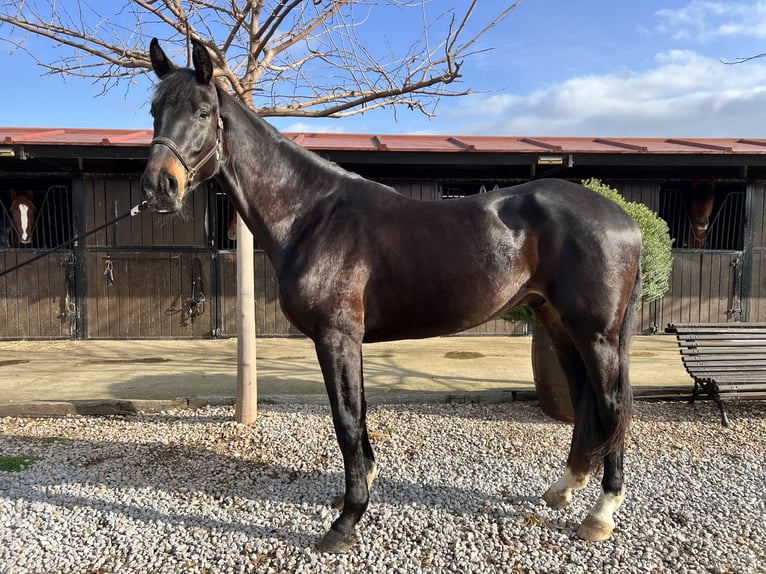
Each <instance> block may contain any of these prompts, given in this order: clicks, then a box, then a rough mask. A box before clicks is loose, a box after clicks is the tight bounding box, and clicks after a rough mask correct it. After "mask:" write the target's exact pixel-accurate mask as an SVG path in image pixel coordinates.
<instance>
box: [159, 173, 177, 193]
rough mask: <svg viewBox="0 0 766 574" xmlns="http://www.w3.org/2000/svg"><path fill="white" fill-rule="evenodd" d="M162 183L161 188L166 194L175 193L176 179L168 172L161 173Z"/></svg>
mask: <svg viewBox="0 0 766 574" xmlns="http://www.w3.org/2000/svg"><path fill="white" fill-rule="evenodd" d="M162 183H163V185H162V190H163V191H164V192H165V193H166V194H167V195H171V194H175V193H177V192H178V180H177V179H176V178H175V177H173V176H172V175H170V174H169V173H165V174H163V175H162Z"/></svg>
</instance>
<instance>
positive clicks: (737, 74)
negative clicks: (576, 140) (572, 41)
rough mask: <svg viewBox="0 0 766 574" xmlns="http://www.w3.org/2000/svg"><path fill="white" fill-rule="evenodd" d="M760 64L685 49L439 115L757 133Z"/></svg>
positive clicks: (603, 127) (482, 122)
mask: <svg viewBox="0 0 766 574" xmlns="http://www.w3.org/2000/svg"><path fill="white" fill-rule="evenodd" d="M765 80H766V62H764V63H761V62H760V61H752V62H749V63H747V64H743V65H735V66H728V65H724V64H722V63H721V62H720V61H718V60H716V59H712V58H707V57H704V56H701V55H699V54H697V53H695V52H692V51H688V50H673V51H669V52H663V53H661V54H658V55H657V56H656V58H655V65H654V66H653V67H651V68H649V69H647V70H645V71H640V72H639V71H633V70H630V69H624V70H620V71H615V72H612V73H609V74H602V75H596V74H591V75H587V76H579V77H574V78H571V79H568V80H566V81H564V82H562V83H560V84H556V85H552V86H549V87H546V88H544V89H540V90H537V91H535V92H532V93H530V94H527V95H519V94H502V95H497V94H496V95H490V96H479V95H475V96H469V97H467V98H466V99H464V100H462V101H461V103H460V104H459V105H458V107H451V108H450V109H449V110H446V109H443V110H442V114H441V116H440V117H441V118H442V119H444V120H447V123H448V124H450V128H449V129H450V131H451V132H453V133H463V134H468V133H484V134H506V135H530V136H534V135H541V136H542V135H548V136H594V137H599V136H600V137H605V136H614V137H618V136H622V137H642V136H643V137H684V136H686V137H735V136H736V137H763V135H764V129H763V120H762V118H763V110H764V109H766V87H764V85H766V81H765Z"/></svg>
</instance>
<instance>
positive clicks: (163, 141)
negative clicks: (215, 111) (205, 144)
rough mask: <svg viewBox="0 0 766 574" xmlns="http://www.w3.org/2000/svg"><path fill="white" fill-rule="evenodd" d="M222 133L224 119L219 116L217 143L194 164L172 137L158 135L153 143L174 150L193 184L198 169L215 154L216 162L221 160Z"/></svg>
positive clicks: (216, 134)
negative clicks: (183, 153)
mask: <svg viewBox="0 0 766 574" xmlns="http://www.w3.org/2000/svg"><path fill="white" fill-rule="evenodd" d="M222 135H223V120H222V119H221V116H218V127H217V129H216V133H215V145H214V146H213V147H212V148H211V149H210V151H209V152H207V154H205V157H203V158H202V159H201V160H199V161H198V162H197V163H196V164H195V165H194V166H190V165H189V162H188V161H186V159H185V158H184V156H183V155H182V154H181V152H180V150H179V149H178V146H176V144H175V142H174V141H173V140H172V139H170V138H166V137H164V136H159V137H156V138H154V139H153V140H152V143H151V145H155V144H157V145H164V146H165V147H166V148H168V149H169V150H170V151H172V152H173V155H175V156H176V157H177V158H178V161H180V162H181V165H182V166H184V169H185V170H186V175H187V178H188V181H189V183H190V184H191V183H192V181H193V180H194V176H195V175H197V170H198V169H199V168H201V167H202V166H203V165H205V164H206V163H207V162H208V161H210V159H211V158H212V157H213V156H215V161H216V163H218V162H219V161H221V143H222V141H223V140H222V137H221V136H222Z"/></svg>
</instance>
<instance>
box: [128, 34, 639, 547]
mask: <svg viewBox="0 0 766 574" xmlns="http://www.w3.org/2000/svg"><path fill="white" fill-rule="evenodd" d="M149 53H150V60H151V63H152V68H153V70H154V72H155V74H156V75H157V77H158V78H159V79H160V81H159V82H158V84H157V85H156V88H155V92H154V95H153V98H152V102H151V114H152V116H153V123H154V139H153V140H152V142H151V147H150V151H149V157H148V160H147V164H146V168H145V171H144V173H143V175H142V177H141V188H142V190H143V194H144V196H145V199H146V201H147V203H148V205H149V206H150V207H151V208H152V209H153V211H155V212H157V213H173V212H177V211H178V210H179V209H182V206H183V203H184V200H185V198H186V197H187V196H188V195H189V194H190V193H191V192H192V190H193V189H194V188H196V187H197V186H199V184H200V183H202V182H204V181H207V180H209V179H213V178H214V179H215V181H217V183H218V185H219V186H220V188H221V189H222V190H223V191H224V192H225V193H226V195H227V196H228V198H229V200H230V201H231V202H232V203H233V205H234V206H235V207H236V209H237V211H238V212H239V214H240V215H241V216H242V218H243V220H244V222H245V223H246V224H247V226H248V227H249V228H250V229H251V230H252V232H253V234H254V236H255V238H256V239H257V241H258V243H259V244H260V246H261V248H262V249H263V250H264V252H265V254H266V256H267V257H268V258H269V260H270V262H271V263H272V265H273V266H274V269H275V271H276V275H277V278H278V283H279V295H280V303H281V305H282V309H283V311H284V314H285V316H286V317H287V318H288V320H289V321H290V322H291V323H292V324H293V325H294V326H295V327H296V328H297V329H299V330H300V331H301V332H302V333H304V334H305V335H306V336H308V337H309V338H310V339H311V340H312V341H313V343H314V347H315V350H316V355H317V358H318V362H319V366H320V368H321V371H322V375H323V379H324V383H325V388H326V391H327V394H328V398H329V402H330V407H331V414H332V421H333V425H334V428H335V434H336V438H337V442H338V445H339V447H340V451H341V454H342V458H343V465H344V475H345V491H344V493H343V494H342V495H341V496H342V509H341V511H340V515H339V516H338V517H337V519H336V520H335V521H334V522H333V523H332V525H331V527H330V529H329V530H328V531H327V532H326V533H325V534H324V535H323V536H322V537H321V539H320V540H319V542H318V544H317V547H318V548H319V549H320V550H321V551H325V552H345V551H348V550H349V549H350V548H351V547H352V546H353V544H354V543H355V541H356V526H357V524H358V522H359V521H360V519H361V517H362V515H363V514H364V512H365V510H366V509H367V506H368V502H369V489H370V487H371V486H372V484H373V480H374V479H375V477H376V476H377V473H378V469H377V466H376V462H375V457H374V453H373V449H372V447H371V445H370V438H369V434H368V431H367V404H366V401H365V396H364V382H363V357H362V347H363V344H365V343H371V342H376V341H390V340H398V339H415V338H423V337H433V336H439V335H446V334H450V333H456V332H459V331H463V330H466V329H468V328H471V327H474V326H476V325H479V324H481V323H483V322H485V321H487V320H489V319H492V318H495V317H499V316H501V315H503V314H504V313H505V312H506V311H507V310H509V309H511V308H513V307H516V306H518V305H528V306H529V307H530V308H531V309H533V310H534V312H535V314H536V316H537V317H538V319H539V320H540V321H541V323H542V324H543V325H544V327H545V328H546V329H547V331H548V333H549V334H550V335H551V338H552V340H553V343H554V346H555V349H556V353H557V357H558V359H559V361H560V363H561V366H562V368H563V370H564V372H565V373H566V376H567V379H568V383H569V386H570V392H571V395H572V399H573V403H574V405H575V413H576V415H575V423H574V430H573V434H572V441H571V446H570V451H569V455H568V458H567V462H566V466H565V468H564V470H563V471H562V474H561V478H560V479H559V480H557V481H556V482H555V483H554V484H553V485H551V487H550V488H549V489H548V490H547V491H546V492H545V493H544V494H543V499H544V501H545V502H546V503H547V504H548V505H549V506H551V507H553V508H557V509H558V508H564V507H566V506H567V505H568V504H569V503H570V502H571V500H572V492H573V491H574V490H578V489H581V488H584V487H585V485H586V484H587V482H588V479H589V477H590V473H591V471H593V470H595V469H597V468H599V467H600V466H601V464H602V463H603V477H602V481H601V487H602V488H601V494H600V496H599V499H598V501H597V502H596V504H595V505H594V506H593V507H592V509H591V510H590V511H589V512H588V514H587V516H586V517H585V519H584V520H583V522H582V523H581V524H580V526H579V527H578V529H577V534H578V535H579V536H580V537H581V538H584V539H586V540H593V541H596V540H605V539H607V538H609V537H610V536H611V535H612V532H613V530H614V528H615V523H614V518H613V515H614V512H615V511H616V510H617V509H618V507H619V506H620V505H621V503H622V502H623V499H624V497H625V486H624V475H623V454H624V449H625V436H626V432H627V429H628V426H629V421H630V417H631V410H632V392H631V387H630V383H629V378H628V362H629V342H630V338H631V333H632V326H631V323H632V317H633V315H634V311H635V307H636V305H637V302H638V300H639V298H640V256H641V242H642V238H641V232H640V231H639V229H638V227H637V226H636V224H635V223H634V221H633V220H632V219H631V218H630V216H628V215H627V213H626V212H625V211H624V210H623V209H622V208H620V207H619V206H617V205H616V204H615V203H614V202H612V201H611V200H609V199H606V198H604V197H603V196H601V195H599V194H597V193H596V192H594V191H591V190H589V189H587V188H585V187H583V186H581V185H578V184H574V183H571V182H567V181H563V180H537V181H532V182H527V183H524V184H521V185H518V186H515V187H511V188H505V189H499V190H496V191H489V192H487V193H483V194H478V195H474V196H469V197H466V198H464V199H455V200H453V201H421V200H416V199H412V198H408V197H406V196H404V195H401V194H399V193H397V192H396V191H395V190H394V189H392V188H390V187H388V186H386V185H383V184H381V183H377V182H373V181H370V180H367V179H364V178H362V177H361V176H359V175H356V174H353V173H350V172H347V171H345V170H344V169H342V168H341V167H339V166H338V165H336V164H333V163H331V162H329V161H327V160H325V159H323V158H320V157H319V156H318V155H315V154H313V153H311V152H310V151H308V150H305V149H303V148H301V147H300V146H298V145H297V144H295V143H294V142H292V141H290V140H289V139H288V138H286V137H284V136H283V135H282V134H280V133H279V132H278V131H277V130H276V129H275V128H273V127H272V126H270V125H269V124H268V123H267V122H266V121H264V120H263V119H262V118H260V117H259V116H258V115H257V114H256V113H255V112H253V111H251V110H249V109H248V108H247V107H245V106H244V105H242V104H241V103H239V102H237V101H236V100H235V99H234V97H232V96H231V95H229V94H228V93H226V92H225V91H224V90H223V89H222V88H221V87H219V86H217V85H216V82H215V81H213V74H214V65H213V61H212V58H211V55H210V54H209V52H208V50H207V48H205V46H204V45H203V44H202V43H201V42H199V41H193V47H192V63H193V68H179V67H177V66H176V65H175V64H174V63H173V62H171V61H170V60H169V59H168V57H167V56H166V54H165V53H164V51H163V50H162V48H161V47H160V45H159V42H158V41H157V40H156V39H153V40H152V41H151V43H150V47H149ZM454 237H460V241H459V242H454V241H453V239H454ZM445 245H451V246H452V247H451V248H450V249H445Z"/></svg>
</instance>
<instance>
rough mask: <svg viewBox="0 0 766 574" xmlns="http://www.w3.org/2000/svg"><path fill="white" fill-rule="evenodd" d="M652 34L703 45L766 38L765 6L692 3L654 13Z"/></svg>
mask: <svg viewBox="0 0 766 574" xmlns="http://www.w3.org/2000/svg"><path fill="white" fill-rule="evenodd" d="M655 15H656V17H657V19H658V20H659V23H658V24H657V28H656V30H657V31H658V32H660V33H662V34H666V35H668V36H670V37H671V38H673V39H675V40H695V41H701V42H705V41H708V40H710V39H712V38H716V37H730V36H740V37H741V36H747V37H752V38H766V2H713V1H705V0H692V2H689V3H688V4H686V5H685V6H683V7H681V8H665V9H662V10H658V11H657V12H656V13H655Z"/></svg>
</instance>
